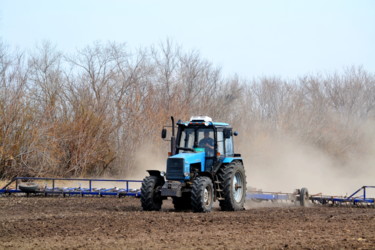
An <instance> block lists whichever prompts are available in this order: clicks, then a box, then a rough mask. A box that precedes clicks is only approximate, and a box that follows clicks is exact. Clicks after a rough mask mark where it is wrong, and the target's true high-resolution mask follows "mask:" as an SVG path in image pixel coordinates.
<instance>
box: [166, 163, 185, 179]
mask: <svg viewBox="0 0 375 250" xmlns="http://www.w3.org/2000/svg"><path fill="white" fill-rule="evenodd" d="M184 163H185V162H184V159H182V158H169V159H168V160H167V180H183V179H184V178H185V177H184Z"/></svg>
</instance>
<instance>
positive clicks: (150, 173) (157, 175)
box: [147, 170, 164, 180]
mask: <svg viewBox="0 0 375 250" xmlns="http://www.w3.org/2000/svg"><path fill="white" fill-rule="evenodd" d="M147 172H148V173H149V175H150V176H156V177H159V178H162V179H163V180H164V177H163V176H161V172H160V171H159V170H147Z"/></svg>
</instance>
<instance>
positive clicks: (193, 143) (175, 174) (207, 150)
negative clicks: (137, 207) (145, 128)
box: [141, 116, 246, 212]
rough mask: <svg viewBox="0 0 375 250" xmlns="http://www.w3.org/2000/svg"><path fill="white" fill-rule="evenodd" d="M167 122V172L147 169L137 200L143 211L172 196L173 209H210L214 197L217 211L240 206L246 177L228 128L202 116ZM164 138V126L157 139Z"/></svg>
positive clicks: (153, 207) (151, 208)
mask: <svg viewBox="0 0 375 250" xmlns="http://www.w3.org/2000/svg"><path fill="white" fill-rule="evenodd" d="M171 120H172V126H171V127H172V129H171V130H172V136H171V140H170V141H171V152H170V156H169V158H168V160H167V171H166V172H163V171H158V170H148V173H149V176H147V177H145V178H144V179H143V183H142V188H141V203H142V208H143V210H145V211H158V210H160V209H161V206H162V203H163V200H165V199H167V198H168V197H171V198H172V200H173V204H174V207H175V209H176V210H187V209H192V210H193V211H194V212H210V211H211V210H212V205H213V203H214V201H216V200H218V201H219V204H220V208H221V210H225V211H238V210H243V209H244V204H245V198H246V175H245V169H244V166H243V160H242V158H241V155H240V154H235V153H234V147H233V136H236V135H237V132H233V130H232V128H231V126H230V125H229V124H227V123H222V122H212V119H211V118H210V117H207V116H193V117H191V119H190V121H188V122H182V121H181V120H179V121H178V122H177V128H178V130H177V135H175V124H174V119H173V117H171ZM166 136H167V130H166V128H163V130H162V138H163V139H165V138H166Z"/></svg>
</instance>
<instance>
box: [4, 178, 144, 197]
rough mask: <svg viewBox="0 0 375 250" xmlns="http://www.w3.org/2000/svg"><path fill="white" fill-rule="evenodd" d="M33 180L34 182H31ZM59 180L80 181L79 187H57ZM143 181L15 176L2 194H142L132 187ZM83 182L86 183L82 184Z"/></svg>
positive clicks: (137, 195) (119, 195) (118, 195)
mask: <svg viewBox="0 0 375 250" xmlns="http://www.w3.org/2000/svg"><path fill="white" fill-rule="evenodd" d="M30 181H32V182H30ZM36 182H39V183H40V182H42V183H43V182H44V185H38V184H37V183H36ZM58 182H60V183H61V182H64V184H65V183H66V182H78V183H79V186H78V187H57V185H56V184H57V183H58ZM141 182H142V181H137V180H114V179H81V178H41V177H15V178H13V179H12V180H11V181H10V182H9V183H8V184H7V185H5V186H4V187H3V188H2V189H0V194H9V195H10V194H16V193H25V194H26V195H29V194H31V193H33V194H42V195H45V196H48V195H63V196H64V197H65V196H77V195H80V196H87V195H90V196H101V197H102V196H105V195H109V196H117V197H121V196H135V197H139V196H140V189H139V188H131V187H134V186H136V184H137V183H141ZM82 183H83V184H84V185H82ZM97 183H106V186H108V183H117V184H120V185H121V186H122V187H120V188H118V187H113V188H97V187H94V186H96V185H95V184H97ZM12 184H13V185H15V188H10V186H12ZM48 185H50V186H48Z"/></svg>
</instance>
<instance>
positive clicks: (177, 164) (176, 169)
mask: <svg viewBox="0 0 375 250" xmlns="http://www.w3.org/2000/svg"><path fill="white" fill-rule="evenodd" d="M205 156H206V154H205V152H198V153H180V154H176V155H173V156H171V157H169V158H168V161H167V168H169V169H168V170H167V179H176V178H175V177H174V176H175V175H174V174H173V175H171V176H169V173H171V174H172V173H183V176H184V177H183V179H185V180H189V179H190V166H191V165H192V164H197V163H198V164H200V166H201V171H204V168H205ZM182 169H183V172H182V171H181V170H182ZM180 171H181V172H180ZM168 177H171V178H168ZM176 177H177V176H176ZM181 177H182V176H181Z"/></svg>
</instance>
